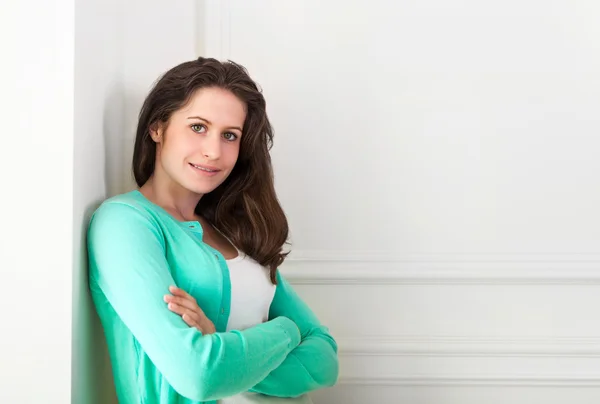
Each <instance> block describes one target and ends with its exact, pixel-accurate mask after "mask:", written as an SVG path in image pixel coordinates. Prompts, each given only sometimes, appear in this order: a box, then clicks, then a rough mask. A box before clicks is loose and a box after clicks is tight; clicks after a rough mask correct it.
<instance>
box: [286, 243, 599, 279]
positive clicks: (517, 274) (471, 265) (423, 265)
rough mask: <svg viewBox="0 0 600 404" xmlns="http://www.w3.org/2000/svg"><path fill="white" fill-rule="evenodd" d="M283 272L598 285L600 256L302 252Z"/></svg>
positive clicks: (299, 276)
mask: <svg viewBox="0 0 600 404" xmlns="http://www.w3.org/2000/svg"><path fill="white" fill-rule="evenodd" d="M282 273H283V274H284V275H285V276H286V278H288V279H289V280H290V281H291V282H292V283H294V284H298V285H447V284H467V285H469V284H477V285H480V284H482V285H486V284H494V285H497V284H501V285H600V255H598V254H572V255H565V254H519V255H515V254H509V255H502V254H430V255H404V256H393V255H391V254H389V253H376V252H358V253H351V254H349V253H345V252H342V251H319V252H317V251H312V252H309V251H304V252H302V251H300V252H296V253H295V254H294V255H292V254H290V256H289V257H288V259H287V260H286V261H285V262H284V264H283V265H282Z"/></svg>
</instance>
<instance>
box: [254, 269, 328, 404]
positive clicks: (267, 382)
mask: <svg viewBox="0 0 600 404" xmlns="http://www.w3.org/2000/svg"><path fill="white" fill-rule="evenodd" d="M277 281H278V285H277V289H276V292H275V297H274V299H273V303H272V304H271V309H270V315H269V318H277V317H279V316H284V317H286V318H290V319H291V320H292V321H294V322H295V323H296V324H297V325H298V328H299V329H300V332H301V335H302V341H301V342H300V345H298V346H297V347H296V348H295V349H294V350H292V351H291V352H290V353H289V354H288V356H287V358H286V359H285V360H284V361H283V363H282V364H280V365H279V366H278V367H277V368H276V369H275V370H273V371H272V372H271V373H270V374H269V375H268V376H267V377H266V378H265V379H264V380H262V381H261V382H260V383H258V384H257V385H256V386H253V387H252V389H251V390H250V391H252V392H256V393H261V394H266V395H270V396H277V397H297V396H300V395H302V394H305V393H308V392H310V391H313V390H317V389H321V388H325V387H331V386H333V385H334V384H335V383H336V382H337V378H338V371H339V364H338V357H337V343H336V341H335V339H334V338H333V337H332V336H331V335H330V333H329V330H328V328H327V327H325V326H323V325H322V324H321V323H320V322H319V320H318V318H317V317H316V316H315V314H314V313H313V311H312V310H311V309H310V308H309V307H308V305H307V304H306V303H305V302H304V301H303V300H302V299H301V298H300V297H299V296H298V294H297V293H296V292H295V291H294V289H293V288H292V286H291V285H290V284H289V283H288V281H287V280H286V279H285V278H284V277H283V276H282V275H281V274H280V273H279V271H278V273H277Z"/></svg>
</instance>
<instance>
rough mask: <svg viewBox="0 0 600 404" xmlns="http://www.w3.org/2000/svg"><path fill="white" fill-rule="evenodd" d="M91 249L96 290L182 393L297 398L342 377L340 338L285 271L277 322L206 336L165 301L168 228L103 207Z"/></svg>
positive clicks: (275, 307)
mask: <svg viewBox="0 0 600 404" xmlns="http://www.w3.org/2000/svg"><path fill="white" fill-rule="evenodd" d="M88 251H89V259H90V284H91V287H93V288H96V289H97V291H99V292H100V293H102V294H103V295H104V296H105V297H106V300H107V301H108V302H109V304H110V305H111V306H112V308H113V309H114V310H115V311H116V312H117V314H118V315H119V317H120V318H121V319H122V321H123V322H124V323H125V325H126V326H127V327H128V328H129V329H130V330H131V332H132V333H133V335H134V336H135V338H136V339H137V340H138V342H139V344H140V345H141V346H142V348H143V349H144V351H145V352H146V353H147V355H148V357H149V358H150V359H151V360H152V362H153V363H154V364H155V365H156V367H157V368H158V370H159V371H160V372H161V373H162V374H163V376H164V377H165V378H166V379H167V380H168V381H169V383H170V384H171V386H172V387H173V388H174V389H175V390H176V391H177V392H178V393H179V394H181V395H182V396H184V397H187V398H189V399H192V400H196V401H209V400H217V399H219V398H223V397H227V396H231V395H234V394H238V393H240V392H243V391H248V390H250V391H253V392H258V393H262V394H267V395H272V396H279V397H296V396H299V395H301V394H304V393H306V392H308V391H311V390H315V389H318V388H322V387H328V386H331V385H333V384H334V383H335V382H336V380H337V375H338V361H337V345H336V343H335V341H334V339H333V338H332V337H331V335H330V334H329V332H328V330H327V328H326V327H324V326H323V325H321V324H320V323H319V321H318V319H317V317H316V316H315V315H314V313H313V312H312V311H311V310H310V308H309V307H308V306H307V305H306V304H305V303H304V302H303V301H302V299H300V297H299V296H298V295H297V294H296V293H295V291H294V290H293V288H292V287H291V286H290V285H289V283H288V282H287V281H286V280H285V278H284V277H283V276H281V274H278V285H277V289H276V292H275V297H274V300H273V303H272V305H271V310H270V315H269V321H267V322H265V323H263V324H259V325H257V326H255V327H251V328H249V329H246V330H243V331H230V332H216V333H212V334H203V333H201V332H200V331H198V330H197V329H196V328H193V327H190V326H189V325H188V324H186V323H185V322H184V321H183V319H182V318H181V317H180V316H179V315H178V314H176V313H173V312H172V311H170V310H169V309H168V308H167V306H166V304H165V302H164V300H163V297H164V295H165V293H168V291H169V286H171V285H174V284H175V282H174V279H173V277H172V275H171V272H170V270H169V265H168V262H167V261H166V258H165V246H164V242H163V239H162V236H161V234H160V231H159V230H158V228H156V226H154V225H153V224H152V223H150V222H149V220H148V218H147V217H146V216H145V215H144V214H142V213H141V212H138V211H137V210H136V209H135V208H133V207H130V206H127V205H121V204H106V205H103V206H102V207H101V208H100V209H99V210H98V211H97V212H96V213H95V215H94V218H93V219H92V222H91V223H90V229H89V233H88ZM132 291H134V293H135V296H133V295H132Z"/></svg>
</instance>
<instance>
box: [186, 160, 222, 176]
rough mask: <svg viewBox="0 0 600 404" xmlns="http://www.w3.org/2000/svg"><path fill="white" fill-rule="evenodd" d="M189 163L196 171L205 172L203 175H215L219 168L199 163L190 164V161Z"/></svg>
mask: <svg viewBox="0 0 600 404" xmlns="http://www.w3.org/2000/svg"><path fill="white" fill-rule="evenodd" d="M190 165H191V166H192V167H193V168H195V169H196V170H197V171H199V172H201V173H203V174H205V175H215V174H216V173H218V172H219V171H221V170H219V169H218V168H216V167H212V166H206V165H200V164H192V163H190Z"/></svg>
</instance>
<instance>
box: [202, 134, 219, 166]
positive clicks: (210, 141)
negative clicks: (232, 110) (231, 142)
mask: <svg viewBox="0 0 600 404" xmlns="http://www.w3.org/2000/svg"><path fill="white" fill-rule="evenodd" d="M220 140H221V139H220V137H219V135H218V134H214V133H210V134H209V135H208V136H206V137H205V138H204V139H203V142H202V149H201V150H202V155H203V156H204V157H206V158H207V159H209V160H217V159H218V158H219V157H221V141H220Z"/></svg>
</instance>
